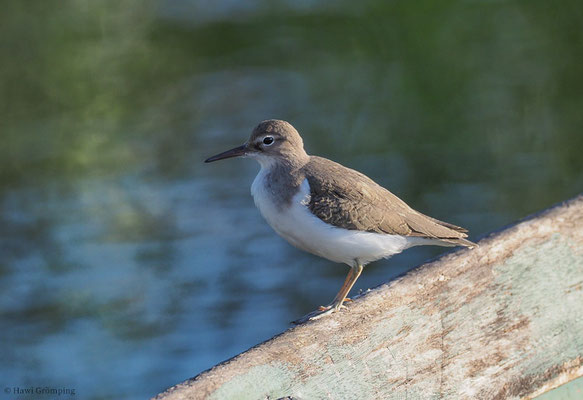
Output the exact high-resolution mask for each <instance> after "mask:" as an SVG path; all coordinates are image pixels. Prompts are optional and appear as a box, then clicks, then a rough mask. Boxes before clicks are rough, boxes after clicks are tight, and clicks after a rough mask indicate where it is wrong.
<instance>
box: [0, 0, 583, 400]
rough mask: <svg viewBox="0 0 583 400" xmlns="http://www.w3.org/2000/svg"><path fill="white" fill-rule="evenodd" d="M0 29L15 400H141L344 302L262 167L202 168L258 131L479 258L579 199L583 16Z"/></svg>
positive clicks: (123, 15)
mask: <svg viewBox="0 0 583 400" xmlns="http://www.w3.org/2000/svg"><path fill="white" fill-rule="evenodd" d="M1 5H2V7H1V9H2V10H3V11H2V13H1V14H0V54H1V56H2V62H1V63H0V88H1V90H2V96H1V99H0V134H1V139H2V145H1V146H0V160H1V161H0V221H1V224H0V323H1V326H2V329H1V330H0V343H1V345H0V359H1V360H2V362H1V363H0V376H1V377H2V384H3V385H5V386H6V387H9V388H13V387H22V388H26V387H30V386H33V387H37V386H42V387H46V386H48V387H54V388H63V387H64V388H74V389H75V391H76V396H77V398H83V399H114V398H115V399H118V398H127V399H142V398H147V397H148V396H152V395H155V394H156V393H157V392H159V391H162V390H164V389H165V388H167V387H168V386H171V385H173V384H175V383H178V382H180V381H182V380H184V379H187V378H189V377H192V376H194V375H196V374H197V373H199V372H201V371H202V370H204V369H207V368H209V367H211V366H212V365H214V364H216V363H218V362H220V361H222V360H224V359H227V358H229V357H232V356H234V355H236V354H238V353H239V352H241V351H244V350H246V349H247V348H249V347H250V346H253V345H255V344H257V343H259V342H261V341H263V340H266V339H268V338H270V337H271V336H273V335H274V334H276V333H279V332H281V331H283V330H285V329H286V328H287V327H289V321H291V320H293V319H295V318H297V317H299V316H301V315H303V314H305V313H307V312H309V311H311V310H312V309H314V308H315V307H316V306H317V305H320V304H325V303H328V302H329V301H330V300H331V299H332V298H333V297H334V295H335V293H336V291H337V290H338V289H339V287H340V285H341V283H342V281H343V279H344V275H345V274H346V272H347V268H346V267H344V266H341V265H336V264H333V263H330V262H327V261H325V260H321V259H318V258H315V257H312V256H310V255H307V254H304V253H302V252H300V251H297V250H295V249H294V248H292V247H291V246H289V245H288V244H287V243H286V242H284V241H283V240H282V239H280V238H279V237H277V236H276V235H275V234H274V233H273V232H272V231H271V230H270V228H269V227H268V226H267V224H266V223H265V222H264V221H263V220H262V218H261V216H260V215H259V213H258V211H257V210H256V209H255V208H254V205H253V201H252V199H251V197H250V194H249V186H250V184H251V181H252V179H253V177H254V175H255V173H256V172H257V170H258V166H257V165H255V164H254V163H253V162H252V161H251V160H228V161H222V162H220V163H215V164H212V165H205V164H203V163H202V161H203V160H204V159H205V158H206V157H208V156H210V155H213V154H215V153H218V152H220V151H223V150H226V149H228V148H231V147H234V146H236V145H239V144H241V143H242V142H243V141H244V140H246V138H247V136H248V135H249V133H250V131H251V129H252V128H253V126H254V125H255V124H256V123H257V122H259V121H260V120H262V119H266V118H281V119H286V120H288V121H290V122H292V123H293V124H294V125H295V126H296V127H297V128H298V129H299V130H300V132H302V133H303V136H304V139H305V143H306V148H307V150H308V152H310V153H312V154H319V155H323V156H326V157H329V158H332V159H334V160H336V161H339V162H341V163H344V164H346V165H348V166H351V167H353V168H356V169H358V170H361V171H363V172H365V173H366V174H368V175H369V176H371V177H372V178H373V179H375V180H377V181H378V182H379V183H381V184H383V185H385V186H387V187H389V188H391V190H392V191H393V192H394V193H396V194H397V195H399V196H401V197H402V198H404V199H405V200H406V201H407V202H408V203H409V204H411V205H412V206H413V207H415V208H417V209H419V210H420V211H422V212H424V213H427V214H429V215H432V216H435V217H437V218H440V219H443V220H446V221H449V222H452V223H455V224H459V225H462V226H465V227H467V228H469V229H470V232H471V237H472V238H477V237H479V236H481V235H484V234H486V233H487V232H489V231H491V230H494V229H497V228H499V227H501V226H503V225H506V224H509V223H512V222H513V221H515V220H517V219H519V218H522V217H524V216H526V215H528V214H529V213H532V212H535V211H537V210H540V209H542V208H545V207H548V206H550V205H551V204H553V203H555V202H558V201H561V200H564V199H566V198H569V197H572V196H574V195H576V194H577V193H579V192H581V188H582V187H583V172H582V171H583V157H581V150H582V148H583V135H582V134H581V127H582V126H583V113H581V110H582V109H583V80H581V79H580V77H581V67H580V66H581V64H582V62H583V59H582V57H583V56H582V55H583V31H581V29H580V21H581V18H582V17H583V5H582V4H581V3H580V2H578V1H566V2H563V3H562V5H561V7H554V6H552V5H551V4H550V3H548V2H544V1H531V2H518V1H499V2H471V1H466V2H445V3H443V2H442V3H440V4H435V3H432V2H422V3H419V2H390V3H389V2H383V1H368V2H361V3H359V4H358V5H357V4H354V3H353V2H312V1H303V2H291V1H288V2H281V3H277V4H274V3H272V2H267V1H252V2H232V1H222V2H214V3H213V7H212V8H211V6H210V3H207V2H197V1H169V0H166V1H146V2H144V1H138V0H128V1H124V2H114V1H103V2H94V1H89V0H84V1H83V0H75V1H74V0H69V1H65V2H63V1H56V0H50V1H49V0H46V1H42V2H36V3H34V4H33V3H32V2H11V1H3V2H2V4H1ZM443 251H444V250H443V249H440V248H418V249H412V250H409V251H408V252H406V253H404V254H401V255H399V256H396V257H394V258H393V259H391V260H389V261H381V262H377V263H375V264H372V265H370V266H368V267H367V268H366V269H365V272H364V274H363V276H362V277H361V278H360V279H359V281H358V282H357V285H356V290H358V289H366V288H369V287H373V286H376V285H378V284H380V283H382V282H385V281H387V280H388V279H390V278H391V277H394V276H395V275H397V274H399V273H402V272H403V271H405V270H407V269H408V268H411V267H413V266H415V265H417V264H419V263H421V262H422V261H424V260H426V259H427V258H430V257H433V256H435V255H437V254H440V253H441V252H443ZM23 398H27V397H26V396H24V397H23ZM28 398H34V397H30V396H29V397H28Z"/></svg>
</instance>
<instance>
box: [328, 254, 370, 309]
mask: <svg viewBox="0 0 583 400" xmlns="http://www.w3.org/2000/svg"><path fill="white" fill-rule="evenodd" d="M363 268H364V267H363V266H362V264H361V263H359V262H358V261H356V262H355V263H354V266H353V267H352V268H350V271H349V272H348V276H346V279H345V280H344V284H343V285H342V287H341V288H340V291H339V292H338V294H337V295H336V297H334V300H332V303H331V304H330V308H335V309H336V311H338V310H340V307H342V303H344V300H345V299H346V296H348V293H349V292H350V289H352V287H353V286H354V283H355V282H356V280H357V279H358V277H359V276H360V274H361V273H362V269H363Z"/></svg>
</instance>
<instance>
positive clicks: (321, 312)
mask: <svg viewBox="0 0 583 400" xmlns="http://www.w3.org/2000/svg"><path fill="white" fill-rule="evenodd" d="M344 301H346V302H348V301H352V300H350V299H349V298H346V299H344ZM343 308H346V306H345V305H344V304H342V303H332V304H329V305H327V306H320V307H318V309H317V310H315V311H312V312H311V313H308V314H306V315H304V316H303V317H301V318H299V319H296V320H295V321H292V324H295V325H299V324H303V323H304V322H308V321H315V320H317V319H320V318H322V317H325V316H327V315H330V314H332V313H335V312H337V311H340V310H341V309H343Z"/></svg>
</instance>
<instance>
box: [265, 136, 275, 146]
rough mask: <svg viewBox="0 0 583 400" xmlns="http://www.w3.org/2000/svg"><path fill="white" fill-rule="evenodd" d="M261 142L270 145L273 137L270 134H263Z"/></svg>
mask: <svg viewBox="0 0 583 400" xmlns="http://www.w3.org/2000/svg"><path fill="white" fill-rule="evenodd" d="M263 144H264V145H266V146H271V145H272V144H273V137H271V136H265V137H264V138H263Z"/></svg>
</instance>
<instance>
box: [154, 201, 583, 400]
mask: <svg viewBox="0 0 583 400" xmlns="http://www.w3.org/2000/svg"><path fill="white" fill-rule="evenodd" d="M479 244H480V247H479V248H476V249H473V250H465V249H463V250H459V251H456V252H453V253H449V254H447V255H445V256H443V257H441V258H440V259H438V260H437V261H435V262H432V263H430V264H425V265H422V266H420V267H418V268H416V269H415V270H412V271H411V272H409V273H408V274H406V275H405V276H403V277H401V278H399V279H397V280H395V281H392V282H390V283H389V284H386V285H383V286H380V287H378V288H376V289H374V290H371V291H370V292H368V293H366V294H365V295H363V296H361V297H359V298H358V299H356V300H355V301H354V302H352V303H350V304H349V305H348V310H343V311H342V312H341V313H337V314H333V315H331V316H330V317H328V318H325V319H322V320H318V321H314V322H310V323H307V324H304V325H301V326H298V327H294V328H292V329H289V330H288V331H286V332H285V333H283V334H282V335H279V336H277V337H275V338H273V339H271V340H269V341H267V342H265V343H263V344H261V345H259V346H257V347H254V348H252V349H250V350H248V351H247V352H245V353H242V354H240V355H239V356H237V357H235V358H233V359H231V360H229V361H227V362H225V363H223V364H220V365H218V366H216V367H214V368H213V369H211V370H209V371H206V372H204V373H202V374H201V375H199V376H197V377H196V378H193V379H191V380H189V381H186V382H184V383H182V384H179V385H177V386H175V387H173V388H170V389H168V390H167V391H166V392H164V393H162V394H160V395H158V397H156V398H157V399H165V400H182V399H278V398H282V397H287V396H289V397H291V398H295V399H437V398H440V399H441V398H449V399H515V398H532V397H535V396H536V395H539V394H541V393H543V392H545V391H547V390H550V389H552V388H554V387H556V386H558V385H560V384H562V383H565V382H568V381H570V380H572V379H575V378H576V377H579V376H582V375H583V290H582V289H583V196H579V197H577V198H575V199H572V200H570V201H568V202H565V203H562V204H560V205H558V206H555V207H554V208H551V209H549V210H546V211H544V212H543V213H541V214H539V215H536V216H533V217H531V218H529V219H527V220H525V221H522V222H520V223H518V224H517V225H514V226H512V227H509V228H507V229H505V230H503V231H500V232H497V233H495V234H492V235H490V236H489V237H487V238H485V239H483V240H481V241H480V242H479Z"/></svg>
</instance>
